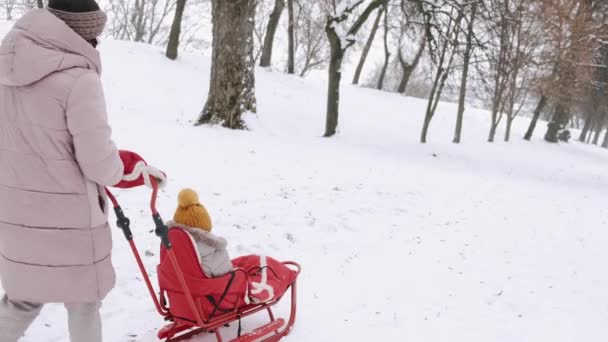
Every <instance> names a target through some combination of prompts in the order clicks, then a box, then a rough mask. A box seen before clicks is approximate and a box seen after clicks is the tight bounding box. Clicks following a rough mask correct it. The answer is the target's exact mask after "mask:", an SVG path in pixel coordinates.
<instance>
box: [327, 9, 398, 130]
mask: <svg viewBox="0 0 608 342" xmlns="http://www.w3.org/2000/svg"><path fill="white" fill-rule="evenodd" d="M364 2H365V0H357V1H350V0H331V9H330V11H331V12H330V14H329V15H328V16H327V22H326V24H325V33H326V34H327V38H328V39H329V45H330V53H331V58H330V62H329V81H328V94H327V120H326V123H325V135H324V136H325V137H331V136H333V135H335V134H336V129H337V127H338V113H339V108H340V81H341V79H342V62H343V61H344V54H345V53H346V51H347V50H348V48H350V47H351V46H353V44H355V39H354V37H355V35H356V34H357V32H359V30H360V29H361V27H362V26H363V24H365V22H366V21H367V19H368V18H369V16H370V15H371V14H372V12H373V11H374V10H376V9H377V8H378V7H380V6H382V5H385V4H386V3H387V2H388V0H372V1H371V2H370V3H369V4H368V5H367V6H366V7H365V8H364V9H363V11H362V12H361V14H359V15H354V12H355V10H357V9H358V8H359V7H360V6H362V5H363V4H364ZM351 17H354V22H353V23H352V24H349V25H347V27H346V28H344V27H342V26H344V24H345V23H346V22H347V21H348V20H349V19H351Z"/></svg>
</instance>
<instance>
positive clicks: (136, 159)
mask: <svg viewBox="0 0 608 342" xmlns="http://www.w3.org/2000/svg"><path fill="white" fill-rule="evenodd" d="M118 153H119V154H120V159H122V163H123V164H124V166H125V171H124V176H123V177H122V180H121V181H120V183H118V184H116V185H114V187H116V188H122V189H128V188H134V187H137V186H141V185H144V184H145V185H147V186H148V187H152V183H151V182H150V177H154V178H156V181H157V182H158V187H159V188H163V187H164V186H165V185H166V184H167V176H166V175H165V173H164V172H162V171H160V170H159V169H157V168H155V167H153V166H149V165H148V164H147V163H146V161H145V160H144V159H143V158H142V157H141V156H140V155H139V154H137V153H135V152H131V151H118Z"/></svg>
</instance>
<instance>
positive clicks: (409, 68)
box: [397, 35, 427, 94]
mask: <svg viewBox="0 0 608 342" xmlns="http://www.w3.org/2000/svg"><path fill="white" fill-rule="evenodd" d="M402 42H403V39H402V38H401V39H399V49H398V50H399V51H398V53H397V57H398V59H399V65H400V66H401V71H402V75H401V82H399V87H398V88H397V92H398V93H400V94H405V91H406V90H407V85H408V83H409V81H410V77H412V73H413V72H414V70H416V67H417V66H418V63H419V62H420V58H422V54H423V53H424V49H425V48H426V42H427V38H426V36H424V35H423V36H422V38H421V39H420V44H419V46H418V50H417V52H416V55H415V56H414V58H413V59H412V61H411V62H408V61H407V60H406V58H405V56H404V53H403V50H404V48H403V46H402Z"/></svg>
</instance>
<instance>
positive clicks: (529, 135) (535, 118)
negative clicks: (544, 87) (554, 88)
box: [524, 94, 548, 141]
mask: <svg viewBox="0 0 608 342" xmlns="http://www.w3.org/2000/svg"><path fill="white" fill-rule="evenodd" d="M547 100H548V99H547V96H545V95H544V94H541V96H540V100H539V101H538V105H536V109H534V115H533V116H532V120H530V126H529V127H528V130H527V131H526V135H524V139H525V140H528V141H530V139H532V135H533V134H534V129H535V128H536V125H537V123H538V119H539V118H540V114H541V113H542V112H543V109H544V108H545V106H546V105H547Z"/></svg>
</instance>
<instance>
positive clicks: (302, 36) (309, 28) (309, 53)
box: [294, 0, 329, 77]
mask: <svg viewBox="0 0 608 342" xmlns="http://www.w3.org/2000/svg"><path fill="white" fill-rule="evenodd" d="M321 13H323V10H322V8H321V3H320V2H319V1H318V0H315V1H301V2H299V3H298V11H297V12H296V15H295V25H294V35H295V39H294V43H295V47H294V50H295V58H294V63H295V71H296V72H297V73H298V75H299V76H300V77H304V76H306V75H307V74H308V73H309V72H310V71H312V70H314V69H319V68H323V67H324V66H326V65H327V63H328V61H329V46H328V42H327V37H326V35H325V19H324V18H323V16H322V15H321Z"/></svg>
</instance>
